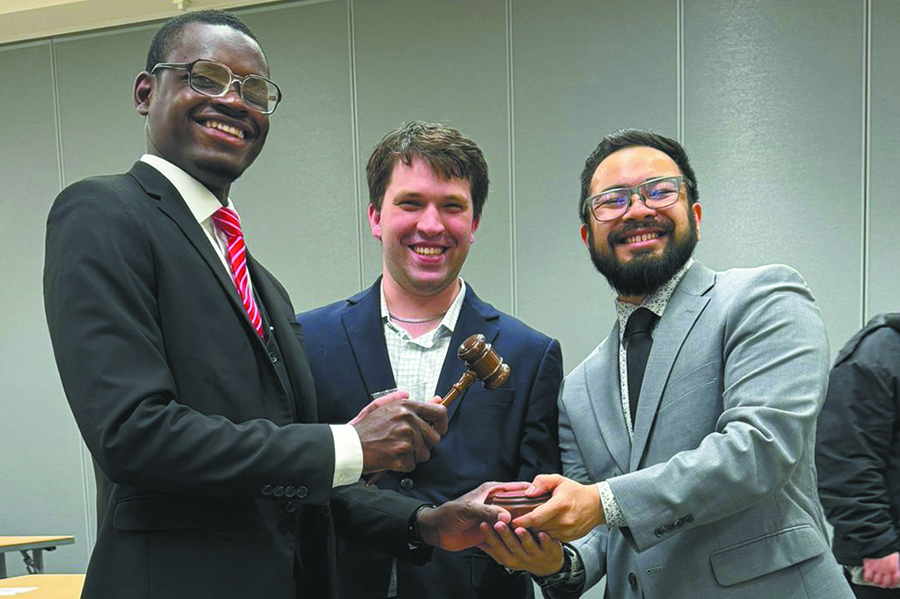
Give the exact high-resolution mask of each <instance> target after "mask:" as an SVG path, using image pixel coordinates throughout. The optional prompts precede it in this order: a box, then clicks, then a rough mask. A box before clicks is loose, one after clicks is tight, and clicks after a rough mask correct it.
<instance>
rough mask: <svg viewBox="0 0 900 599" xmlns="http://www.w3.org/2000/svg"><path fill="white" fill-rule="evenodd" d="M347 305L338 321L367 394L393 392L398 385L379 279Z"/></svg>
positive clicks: (352, 298)
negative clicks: (388, 343)
mask: <svg viewBox="0 0 900 599" xmlns="http://www.w3.org/2000/svg"><path fill="white" fill-rule="evenodd" d="M347 302H348V305H347V308H346V310H345V311H344V314H343V315H342V316H341V320H342V321H343V324H344V331H345V332H346V334H347V339H348V340H349V342H350V347H351V348H352V349H353V356H354V358H355V359H356V367H357V368H359V373H360V376H362V380H363V383H364V384H365V387H366V392H367V393H368V394H369V397H371V396H372V394H373V393H377V392H379V391H384V390H385V389H393V388H394V387H396V386H397V383H396V382H395V381H394V371H393V370H392V369H391V360H390V357H389V356H388V351H387V344H386V343H385V341H384V325H383V324H382V322H381V279H380V278H379V279H378V280H377V281H376V282H375V284H374V285H372V286H371V287H369V288H368V289H366V290H365V291H363V292H361V293H358V294H356V295H355V296H353V297H351V298H350V299H348V300H347Z"/></svg>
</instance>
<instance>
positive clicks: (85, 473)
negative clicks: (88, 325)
mask: <svg viewBox="0 0 900 599" xmlns="http://www.w3.org/2000/svg"><path fill="white" fill-rule="evenodd" d="M56 44H57V41H56V38H51V39H50V45H49V49H50V86H51V90H52V91H51V93H52V96H53V98H52V99H53V119H54V125H55V126H54V130H55V134H56V165H57V173H56V174H57V177H58V179H57V182H58V188H59V190H60V191H62V188H63V187H64V186H65V183H66V170H65V161H64V154H63V133H62V115H61V114H60V105H61V104H62V102H60V97H59V72H58V70H57V66H58V61H57V56H56ZM78 441H79V442H78V445H79V449H80V451H79V452H78V453H79V462H80V464H81V497H82V500H83V504H82V507H83V509H84V530H85V537H86V539H85V541H86V543H85V544H84V551H85V563H87V562H88V561H89V560H90V558H91V552H92V551H93V549H94V543H95V542H96V530H97V525H96V522H95V520H94V513H93V511H92V510H91V505H93V503H92V501H91V496H90V495H91V493H90V488H91V483H90V477H91V471H92V469H93V464H92V463H91V456H90V453H89V452H88V450H87V446H85V444H84V442H83V441H81V437H80V436H79V437H78Z"/></svg>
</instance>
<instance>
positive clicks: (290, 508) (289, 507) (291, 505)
mask: <svg viewBox="0 0 900 599" xmlns="http://www.w3.org/2000/svg"><path fill="white" fill-rule="evenodd" d="M284 511H286V512H287V513H289V514H293V513H294V512H296V511H297V504H296V503H295V502H293V501H288V502H287V503H286V504H284Z"/></svg>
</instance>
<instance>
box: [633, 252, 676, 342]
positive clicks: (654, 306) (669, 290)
mask: <svg viewBox="0 0 900 599" xmlns="http://www.w3.org/2000/svg"><path fill="white" fill-rule="evenodd" d="M693 265H694V259H693V258H688V261H687V262H685V263H684V266H682V267H681V268H679V269H678V272H676V273H675V274H674V275H672V278H671V279H669V280H668V282H667V283H666V284H665V285H663V286H662V287H660V288H659V289H657V290H656V291H654V292H653V293H651V294H650V295H648V296H647V297H645V298H644V300H643V301H642V302H641V303H640V305H637V306H636V305H634V304H629V303H628V302H623V301H621V300H618V299H617V300H616V315H617V316H618V318H619V341H620V342H621V341H622V336H623V335H625V323H627V322H628V317H629V316H631V314H632V313H633V312H634V311H635V310H637V309H638V308H647V309H648V310H650V311H651V312H653V313H654V314H656V315H657V316H659V317H660V318H662V315H663V313H664V312H665V311H666V306H667V305H668V304H669V300H670V299H672V294H673V293H675V288H676V287H678V283H680V282H681V279H683V278H684V275H685V274H686V273H687V271H689V270H690V269H691V267H692V266H693Z"/></svg>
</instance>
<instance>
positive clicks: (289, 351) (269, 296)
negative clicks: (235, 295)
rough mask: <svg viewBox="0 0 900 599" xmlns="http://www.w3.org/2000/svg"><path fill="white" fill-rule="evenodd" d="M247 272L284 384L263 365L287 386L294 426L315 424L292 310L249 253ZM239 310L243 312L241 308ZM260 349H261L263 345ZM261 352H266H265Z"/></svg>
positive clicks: (311, 389)
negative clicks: (272, 339) (275, 345)
mask: <svg viewBox="0 0 900 599" xmlns="http://www.w3.org/2000/svg"><path fill="white" fill-rule="evenodd" d="M247 268H248V269H249V271H250V276H251V278H252V280H253V289H254V291H255V293H256V297H257V300H258V301H259V303H260V304H261V305H262V307H263V309H264V312H265V314H266V315H267V317H268V318H267V320H266V321H264V323H263V324H265V325H269V326H271V327H272V333H273V334H274V336H275V340H276V341H277V342H278V348H279V349H280V350H281V359H282V361H283V364H284V368H285V370H287V378H288V380H286V381H285V380H282V377H280V376H279V375H278V370H277V368H276V367H275V366H274V365H273V364H272V363H271V360H269V359H266V360H265V364H267V365H268V368H269V369H270V370H271V372H272V374H273V376H275V378H276V379H277V380H279V381H281V383H282V385H285V384H287V385H291V388H292V390H293V395H294V405H295V406H297V412H298V413H296V414H294V420H295V422H318V418H319V417H318V409H317V407H316V392H315V384H314V383H313V380H312V374H311V372H310V370H309V359H308V357H307V355H306V348H305V347H304V345H303V344H302V343H301V342H300V340H299V339H298V338H297V335H296V333H295V332H294V329H293V328H292V326H291V323H292V322H294V320H295V316H294V313H293V307H292V306H291V305H290V303H288V302H285V301H284V300H283V299H282V293H283V292H280V291H279V290H278V289H277V288H276V283H275V282H274V278H273V276H272V275H271V273H269V271H267V270H266V269H265V268H263V267H262V266H261V265H260V264H259V263H258V262H257V261H256V260H254V259H253V256H251V255H250V253H249V252H247ZM286 308H288V309H286ZM241 309H242V310H243V305H242V306H241ZM247 323H248V324H249V323H250V318H249V317H247ZM250 329H251V335H252V336H253V337H255V338H256V339H259V335H258V334H257V333H256V329H254V328H253V325H252V324H251V325H250ZM262 346H263V347H265V345H264V344H263V345H262ZM265 349H266V351H268V348H265ZM267 358H268V356H267ZM263 368H265V366H263Z"/></svg>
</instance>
